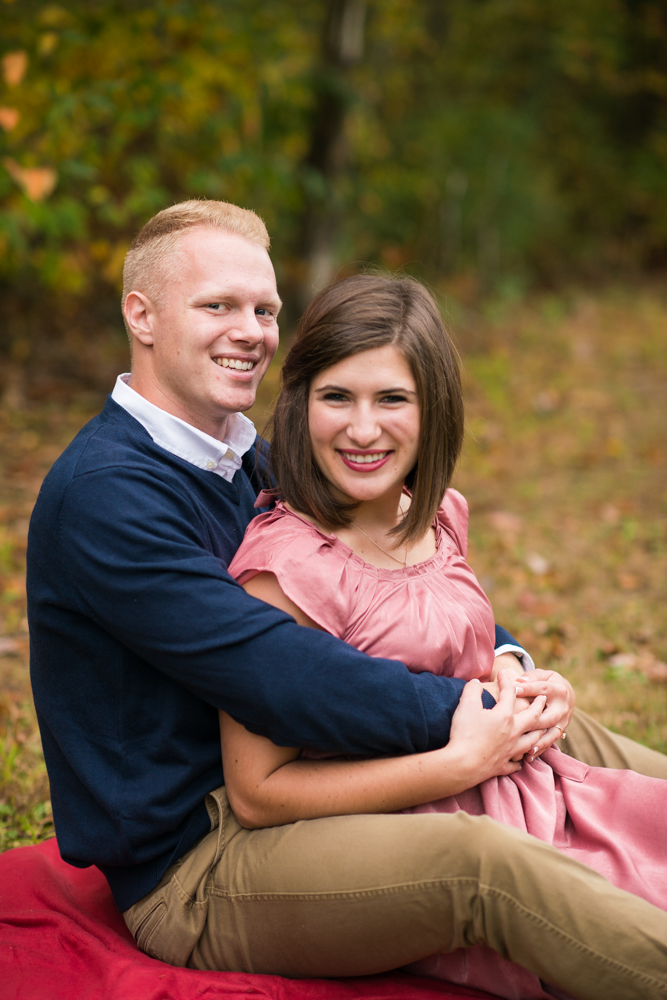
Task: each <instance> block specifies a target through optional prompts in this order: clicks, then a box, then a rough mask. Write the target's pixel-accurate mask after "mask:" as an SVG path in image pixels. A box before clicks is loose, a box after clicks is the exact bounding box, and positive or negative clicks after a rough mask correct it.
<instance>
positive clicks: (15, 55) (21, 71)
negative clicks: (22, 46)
mask: <svg viewBox="0 0 667 1000" xmlns="http://www.w3.org/2000/svg"><path fill="white" fill-rule="evenodd" d="M27 69H28V53H27V52H24V51H23V50H21V51H19V52H8V53H7V55H6V56H3V57H2V75H3V76H4V78H5V83H6V84H7V85H8V86H9V87H16V86H17V85H18V84H19V83H20V82H21V80H22V79H23V77H24V76H25V74H26V70H27Z"/></svg>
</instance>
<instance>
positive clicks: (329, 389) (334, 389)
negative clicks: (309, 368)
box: [314, 383, 417, 396]
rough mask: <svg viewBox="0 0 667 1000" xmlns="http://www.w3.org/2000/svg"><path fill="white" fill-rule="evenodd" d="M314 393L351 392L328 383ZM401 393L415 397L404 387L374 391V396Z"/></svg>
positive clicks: (414, 393)
mask: <svg viewBox="0 0 667 1000" xmlns="http://www.w3.org/2000/svg"><path fill="white" fill-rule="evenodd" d="M314 392H353V390H352V389H349V388H346V387H345V386H343V385H332V384H331V383H328V384H327V385H318V386H317V388H316V389H315V390H314ZM396 392H402V393H403V394H404V395H406V396H416V395H417V393H416V391H415V390H414V389H406V388H405V387H404V386H393V387H392V388H389V389H376V390H375V395H376V396H388V395H390V394H391V393H396Z"/></svg>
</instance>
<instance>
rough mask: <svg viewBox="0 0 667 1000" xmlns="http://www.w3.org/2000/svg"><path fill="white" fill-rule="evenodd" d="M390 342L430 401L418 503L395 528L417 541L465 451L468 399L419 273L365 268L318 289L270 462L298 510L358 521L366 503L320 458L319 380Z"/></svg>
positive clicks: (284, 394) (279, 408)
mask: <svg viewBox="0 0 667 1000" xmlns="http://www.w3.org/2000/svg"><path fill="white" fill-rule="evenodd" d="M387 344H393V345H394V346H395V347H396V348H397V349H398V350H399V351H400V352H401V354H402V355H403V356H404V357H405V359H406V360H407V362H408V364H409V365H410V369H411V371H412V375H413V378H414V380H415V382H416V385H417V395H418V398H419V403H420V412H421V424H420V434H419V451H418V455H417V463H416V465H415V466H414V468H413V469H412V470H411V472H410V473H409V475H408V477H407V479H406V486H407V487H408V489H409V490H410V491H411V493H412V503H411V504H410V508H409V510H408V513H407V514H406V516H405V518H404V519H403V520H402V521H401V523H400V524H398V525H397V526H396V528H394V532H395V533H396V534H397V535H398V538H399V541H404V542H408V541H417V540H418V539H420V538H422V537H423V535H424V534H425V533H426V531H427V530H428V528H429V526H430V524H431V523H432V521H433V518H434V517H435V512H436V510H437V509H438V506H439V505H440V503H441V501H442V498H443V496H444V494H445V490H446V488H447V486H448V485H449V481H450V479H451V477H452V473H453V472H454V467H455V465H456V461H457V459H458V457H459V452H460V450H461V443H462V438H463V400H462V396H461V379H460V375H459V367H458V362H457V358H456V352H455V349H454V345H453V344H452V342H451V340H450V338H449V335H448V333H447V331H446V329H445V325H444V323H443V321H442V317H441V316H440V312H439V310H438V307H437V305H436V304H435V301H434V300H433V297H432V296H431V295H430V294H429V292H428V291H427V290H426V289H425V288H424V287H423V286H422V285H420V284H419V282H417V281H414V280H413V279H412V278H408V277H400V278H395V277H383V276H380V275H372V274H360V275H356V276H355V277H352V278H346V279H345V280H343V281H339V282H337V283H336V284H335V285H330V286H329V287H328V288H325V289H323V290H322V291H321V292H318V294H317V295H316V296H315V297H314V299H313V300H312V302H311V303H310V305H309V306H308V308H307V309H306V311H305V313H304V314H303V317H302V319H301V322H300V324H299V329H298V331H297V335H296V340H295V341H294V344H293V345H292V348H291V349H290V351H289V353H288V355H287V358H286V359H285V364H284V365H283V370H282V389H281V392H280V396H279V397H278V402H277V404H276V409H275V412H274V415H273V420H272V427H273V433H272V440H271V452H270V465H271V471H272V473H273V475H274V477H275V480H276V483H277V485H278V489H279V491H280V493H281V494H282V495H283V496H284V498H285V500H287V502H288V503H289V504H290V505H291V506H292V507H294V508H295V509H296V510H299V511H302V512H303V513H305V514H310V515H311V516H312V517H314V518H315V520H316V521H318V522H319V523H321V524H324V525H327V526H330V527H342V526H343V525H347V524H350V523H351V521H352V519H353V513H354V510H355V509H356V506H357V505H356V504H355V503H345V502H344V501H341V500H338V499H337V498H336V497H335V496H334V495H333V493H332V491H331V487H330V485H329V483H328V481H327V479H326V478H325V477H324V475H323V474H322V472H321V471H320V469H319V468H318V466H317V465H316V464H315V460H314V459H313V453H312V449H311V444H310V433H309V429H308V399H309V393H310V387H311V384H312V381H313V379H314V378H315V377H316V376H317V375H319V374H320V372H323V371H324V370H325V369H326V368H331V366H332V365H335V364H338V362H339V361H342V360H343V359H344V358H348V357H350V356H351V355H353V354H360V353H361V352H362V351H370V350H373V349H374V348H376V347H385V346H386V345H387Z"/></svg>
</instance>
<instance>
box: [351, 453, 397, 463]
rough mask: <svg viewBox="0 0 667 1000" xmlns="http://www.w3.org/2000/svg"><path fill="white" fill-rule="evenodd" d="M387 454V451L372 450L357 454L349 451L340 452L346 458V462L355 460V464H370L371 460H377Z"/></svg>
mask: <svg viewBox="0 0 667 1000" xmlns="http://www.w3.org/2000/svg"><path fill="white" fill-rule="evenodd" d="M388 454H389V452H388V451H373V452H371V453H370V454H368V455H357V454H355V453H353V452H351V451H342V452H341V455H342V456H343V458H346V459H347V460H348V462H356V463H357V465H370V463H371V462H379V461H380V459H382V458H386V457H387V455H388Z"/></svg>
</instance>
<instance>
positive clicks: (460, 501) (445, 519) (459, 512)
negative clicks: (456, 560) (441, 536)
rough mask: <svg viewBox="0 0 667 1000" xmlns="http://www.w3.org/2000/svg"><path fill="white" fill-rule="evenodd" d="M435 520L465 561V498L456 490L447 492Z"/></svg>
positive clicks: (466, 523)
mask: <svg viewBox="0 0 667 1000" xmlns="http://www.w3.org/2000/svg"><path fill="white" fill-rule="evenodd" d="M437 518H438V521H439V522H440V524H441V525H442V527H443V528H444V530H445V531H446V532H447V534H448V535H449V537H450V538H451V539H452V541H453V542H454V544H455V545H456V547H457V549H458V550H459V552H460V553H461V555H462V556H463V558H464V559H465V557H466V555H467V552H468V504H467V502H466V499H465V497H463V496H461V494H460V493H459V492H458V490H452V489H449V490H447V492H446V493H445V496H444V499H443V501H442V503H441V504H440V507H439V508H438V513H437Z"/></svg>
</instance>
